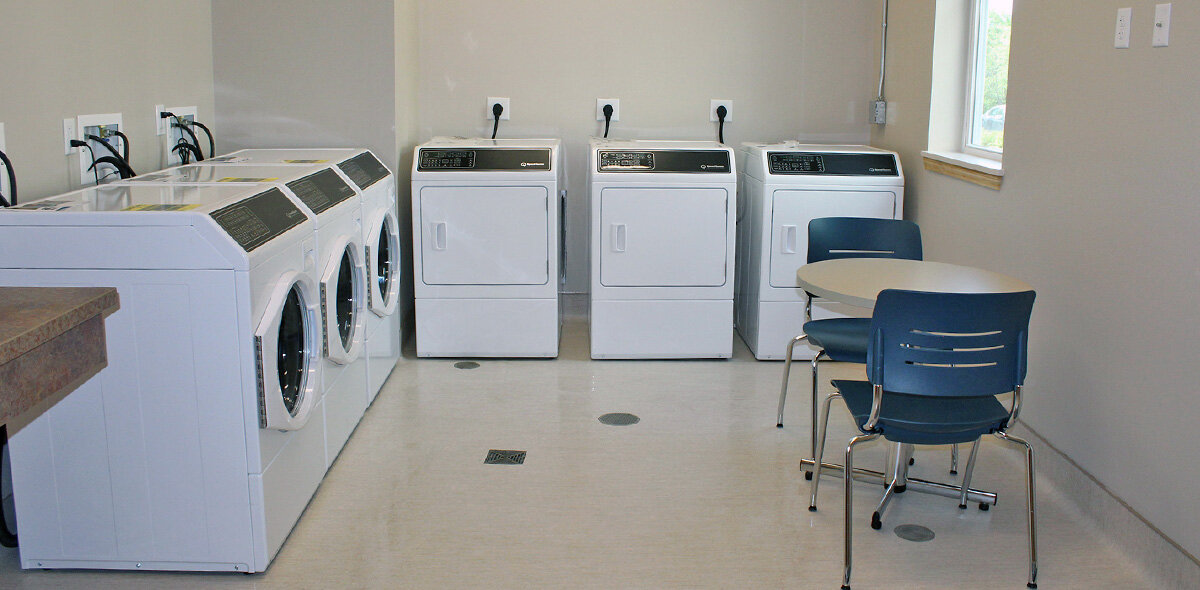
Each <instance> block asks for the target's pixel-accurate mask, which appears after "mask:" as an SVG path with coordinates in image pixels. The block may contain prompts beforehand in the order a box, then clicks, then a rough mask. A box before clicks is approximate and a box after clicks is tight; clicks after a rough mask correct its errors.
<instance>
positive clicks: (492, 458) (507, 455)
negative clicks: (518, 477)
mask: <svg viewBox="0 0 1200 590" xmlns="http://www.w3.org/2000/svg"><path fill="white" fill-rule="evenodd" d="M483 463H484V464H485V465H521V464H523V463H525V451H500V450H496V449H492V450H490V451H488V454H487V458H486V459H484V460H483Z"/></svg>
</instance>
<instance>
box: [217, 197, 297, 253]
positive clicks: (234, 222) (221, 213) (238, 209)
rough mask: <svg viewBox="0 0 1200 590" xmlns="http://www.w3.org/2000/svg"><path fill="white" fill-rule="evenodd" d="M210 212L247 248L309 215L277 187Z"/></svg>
mask: <svg viewBox="0 0 1200 590" xmlns="http://www.w3.org/2000/svg"><path fill="white" fill-rule="evenodd" d="M210 215H211V216H212V218H213V220H214V221H216V222H217V225H220V226H221V228H222V229H224V230H225V231H226V232H227V233H229V237H231V238H233V241H235V242H237V243H238V245H239V246H241V247H242V248H243V249H244V250H246V251H247V252H250V251H252V250H254V249H255V248H257V247H259V246H261V245H263V244H265V243H267V242H269V241H271V240H272V239H274V238H275V237H277V236H281V235H283V233H284V232H286V231H287V230H289V229H292V228H293V227H296V226H297V225H300V224H301V223H304V221H305V220H306V219H308V218H307V217H305V215H304V213H303V212H301V211H300V209H298V208H297V207H296V205H294V204H292V201H291V200H290V199H288V198H287V197H286V196H284V194H283V191H280V190H279V189H277V188H273V189H271V190H268V191H266V192H262V193H259V194H257V195H254V196H253V197H250V198H248V199H245V200H242V201H238V202H237V203H234V204H232V205H229V206H227V207H222V208H220V209H217V210H216V211H213V212H212V213H211V214H210Z"/></svg>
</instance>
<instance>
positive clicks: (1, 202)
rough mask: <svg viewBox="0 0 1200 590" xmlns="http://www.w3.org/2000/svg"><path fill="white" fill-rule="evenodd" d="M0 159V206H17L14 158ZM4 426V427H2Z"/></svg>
mask: <svg viewBox="0 0 1200 590" xmlns="http://www.w3.org/2000/svg"><path fill="white" fill-rule="evenodd" d="M0 161H2V162H4V170H5V171H6V172H7V173H8V190H9V193H10V194H9V195H8V199H5V198H4V195H2V194H0V207H16V206H17V172H16V170H13V165H12V160H9V159H8V155H7V154H5V153H4V152H0ZM0 428H3V427H0Z"/></svg>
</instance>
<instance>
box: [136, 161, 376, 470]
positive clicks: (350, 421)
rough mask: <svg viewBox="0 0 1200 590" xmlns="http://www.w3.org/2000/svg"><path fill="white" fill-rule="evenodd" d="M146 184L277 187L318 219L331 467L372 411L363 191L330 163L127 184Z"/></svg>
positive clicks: (218, 167) (182, 170)
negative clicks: (367, 353) (365, 340)
mask: <svg viewBox="0 0 1200 590" xmlns="http://www.w3.org/2000/svg"><path fill="white" fill-rule="evenodd" d="M123 182H126V183H129V184H133V185H140V184H163V183H166V184H183V185H189V184H190V185H213V184H217V185H223V184H230V183H233V184H238V183H241V184H246V185H248V186H252V185H268V186H277V187H279V188H280V190H282V191H283V192H284V194H286V195H288V196H289V197H291V198H293V200H294V201H295V202H296V204H297V205H298V206H299V207H300V208H301V209H302V210H303V211H304V212H305V213H306V214H308V215H309V216H310V217H312V218H314V219H315V220H316V221H315V223H314V227H315V230H316V238H317V248H316V254H315V256H316V268H317V280H318V288H319V297H320V310H321V320H322V321H321V324H322V327H323V335H324V338H323V339H322V344H321V351H322V355H321V356H322V358H323V361H322V364H323V365H324V368H323V371H322V374H323V381H322V387H321V396H322V399H324V400H325V441H326V457H325V461H326V465H327V466H328V465H332V464H333V461H334V460H335V459H336V458H337V456H338V453H340V452H341V450H342V447H343V446H345V444H346V441H347V440H348V439H349V438H350V435H351V434H352V433H353V432H354V428H355V427H356V426H358V423H359V421H360V420H361V419H362V416H363V413H364V412H365V411H366V409H367V403H368V400H369V396H368V395H367V362H366V359H365V358H363V357H362V349H363V338H364V334H365V332H366V328H365V320H366V315H367V314H368V313H369V312H367V307H366V301H367V283H366V254H365V251H364V249H363V245H362V205H361V203H360V197H359V196H358V193H357V192H356V191H355V190H354V189H353V188H351V187H350V185H349V183H347V182H346V181H345V180H344V179H343V178H342V177H341V176H340V175H339V174H338V173H337V172H336V171H334V170H333V168H332V167H331V166H329V165H327V164H325V165H322V164H314V165H310V166H286V165H265V164H264V165H253V164H220V163H217V164H211V165H210V164H204V163H200V164H192V165H188V166H179V167H175V168H168V169H166V170H162V171H160V172H156V173H153V174H146V175H143V176H139V177H136V178H133V179H130V180H127V181H123Z"/></svg>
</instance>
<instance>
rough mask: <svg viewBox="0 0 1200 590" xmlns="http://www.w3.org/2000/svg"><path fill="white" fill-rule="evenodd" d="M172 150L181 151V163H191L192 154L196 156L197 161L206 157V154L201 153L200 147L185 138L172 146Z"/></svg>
mask: <svg viewBox="0 0 1200 590" xmlns="http://www.w3.org/2000/svg"><path fill="white" fill-rule="evenodd" d="M171 151H173V152H179V162H180V163H181V164H188V163H191V156H193V155H194V156H196V161H197V162H199V161H201V160H203V159H204V154H201V153H200V148H198V147H196V146H194V145H192V144H190V143H188V142H187V141H185V140H183V139H180V140H179V143H177V144H175V147H173V148H171Z"/></svg>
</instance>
